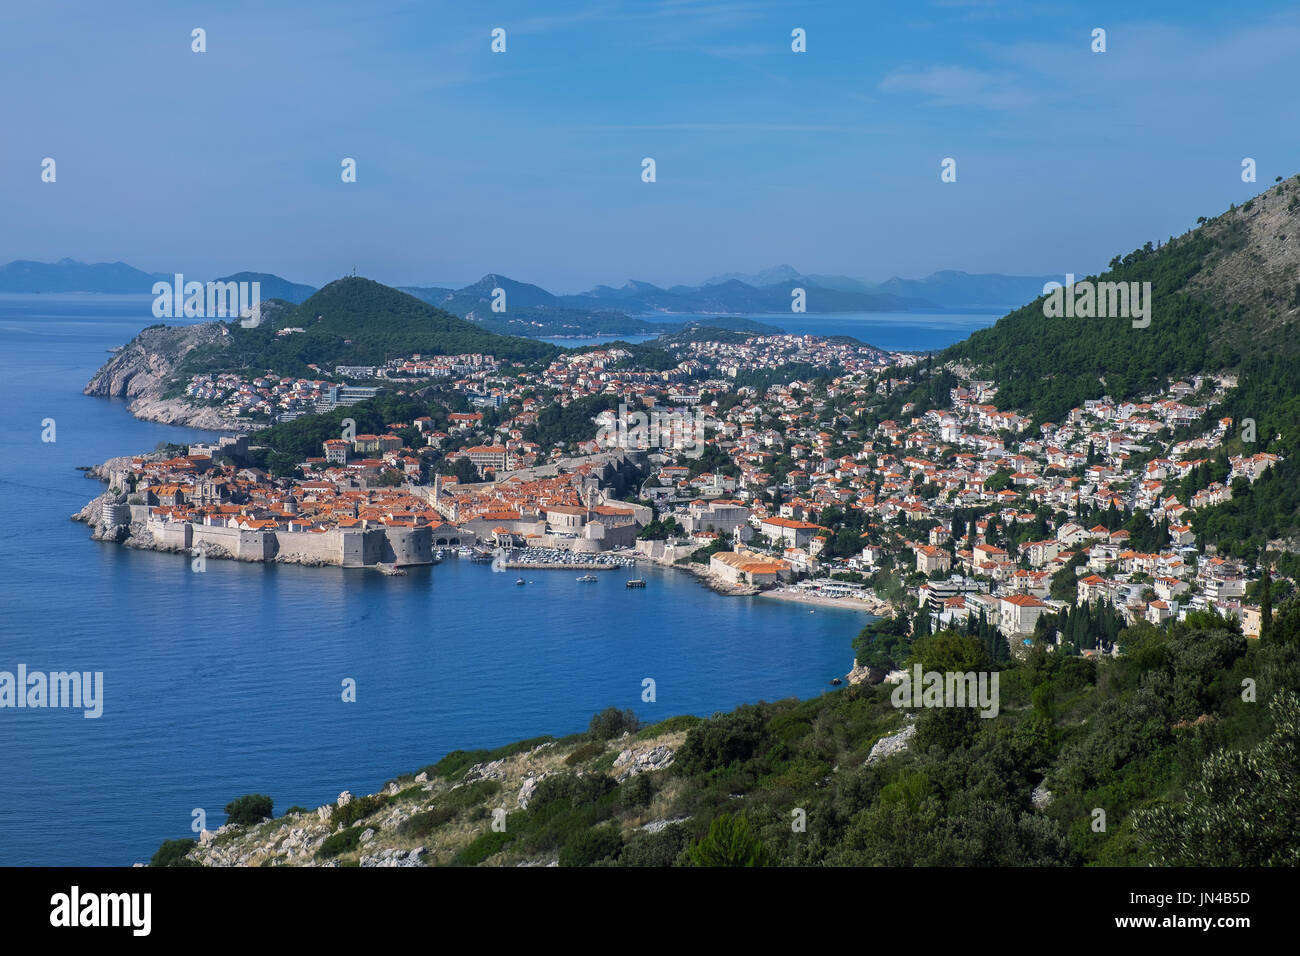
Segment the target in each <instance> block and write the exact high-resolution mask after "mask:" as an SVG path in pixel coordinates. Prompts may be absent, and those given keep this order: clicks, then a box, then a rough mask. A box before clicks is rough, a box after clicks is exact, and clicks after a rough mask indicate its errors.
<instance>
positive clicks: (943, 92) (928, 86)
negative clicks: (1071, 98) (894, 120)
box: [880, 66, 1036, 110]
mask: <svg viewBox="0 0 1300 956" xmlns="http://www.w3.org/2000/svg"><path fill="white" fill-rule="evenodd" d="M880 89H881V90H882V91H883V92H886V93H916V94H920V95H921V96H925V97H928V98H929V99H928V105H931V106H980V107H984V108H985V109H991V110H1017V109H1024V108H1026V107H1029V106H1032V105H1034V103H1035V101H1036V97H1035V96H1034V94H1032V93H1030V92H1029V91H1028V90H1027V89H1026V88H1025V87H1024V86H1023V85H1021V84H1020V83H1019V82H1018V81H1017V79H1016V78H1015V77H1014V76H1012V75H1011V74H1009V73H994V72H990V71H987V70H979V69H973V68H971V67H965V66H931V67H923V68H920V69H903V70H895V71H894V72H892V73H889V74H888V75H886V76H885V78H884V79H883V80H881V81H880Z"/></svg>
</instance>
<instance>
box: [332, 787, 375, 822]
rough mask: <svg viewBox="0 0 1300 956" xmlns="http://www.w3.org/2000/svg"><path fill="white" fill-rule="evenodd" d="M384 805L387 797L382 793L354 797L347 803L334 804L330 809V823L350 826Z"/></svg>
mask: <svg viewBox="0 0 1300 956" xmlns="http://www.w3.org/2000/svg"><path fill="white" fill-rule="evenodd" d="M386 806H388V798H387V797H385V796H383V795H382V794H372V795H370V796H368V797H354V798H353V799H352V800H351V801H350V802H349V803H345V804H344V805H343V806H341V807H338V806H336V807H335V808H334V809H333V810H331V811H330V823H332V824H333V825H334V826H338V825H339V824H342V825H343V826H345V827H350V826H352V824H354V823H356V822H357V821H358V820H364V819H365V818H366V817H368V816H370V815H371V814H373V813H377V812H378V811H379V810H382V809H383V808H384V807H386Z"/></svg>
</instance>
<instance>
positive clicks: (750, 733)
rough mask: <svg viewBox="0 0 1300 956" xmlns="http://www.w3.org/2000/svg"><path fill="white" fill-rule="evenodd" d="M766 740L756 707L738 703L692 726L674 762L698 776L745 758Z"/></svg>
mask: <svg viewBox="0 0 1300 956" xmlns="http://www.w3.org/2000/svg"><path fill="white" fill-rule="evenodd" d="M769 739H770V738H769V736H768V732H767V725H766V722H765V721H764V719H763V714H762V713H761V712H760V711H759V709H758V708H757V707H754V706H752V705H748V704H746V705H742V706H740V707H738V708H736V710H734V711H732V712H731V713H729V714H716V715H714V717H713V718H712V719H711V720H706V721H703V722H702V723H700V724H697V725H696V726H695V727H692V728H691V730H690V732H689V733H687V735H686V740H685V742H684V743H683V744H682V746H681V749H680V750H679V751H678V754H677V760H676V764H677V766H678V768H679V769H680V772H681V773H683V774H685V775H686V776H691V777H693V776H698V775H700V774H704V773H708V772H709V771H711V770H718V769H721V768H723V767H728V766H731V765H732V764H733V763H737V762H744V761H747V760H749V759H750V758H752V757H753V756H754V755H755V754H757V753H759V752H760V751H761V750H763V749H765V747H766V746H767V744H768V742H769Z"/></svg>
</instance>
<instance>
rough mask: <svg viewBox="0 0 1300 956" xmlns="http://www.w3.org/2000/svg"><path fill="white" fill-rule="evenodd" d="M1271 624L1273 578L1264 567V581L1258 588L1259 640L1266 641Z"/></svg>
mask: <svg viewBox="0 0 1300 956" xmlns="http://www.w3.org/2000/svg"><path fill="white" fill-rule="evenodd" d="M1272 624H1273V576H1272V574H1270V573H1269V569H1268V565H1265V566H1264V580H1263V581H1262V582H1261V583H1260V587H1259V639H1260V640H1261V641H1266V640H1268V637H1269V631H1270V630H1271V629H1272Z"/></svg>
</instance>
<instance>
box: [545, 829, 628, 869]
mask: <svg viewBox="0 0 1300 956" xmlns="http://www.w3.org/2000/svg"><path fill="white" fill-rule="evenodd" d="M622 850H623V838H622V837H621V836H620V835H619V832H618V828H617V827H613V826H600V827H594V828H592V829H590V830H582V831H580V832H578V833H575V834H574V835H573V836H572V837H570V838H569V840H568V842H567V843H565V844H564V846H563V847H561V848H560V866H591V865H592V864H593V863H597V862H599V861H600V860H604V859H607V858H612V859H617V858H618V855H619V853H620V852H622Z"/></svg>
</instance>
